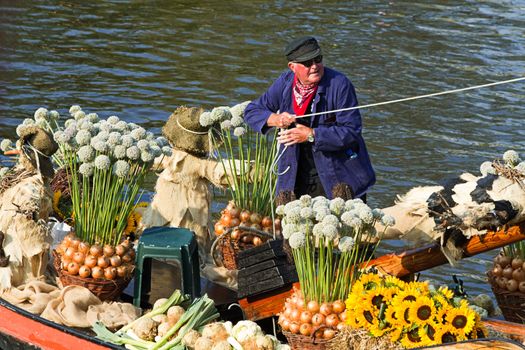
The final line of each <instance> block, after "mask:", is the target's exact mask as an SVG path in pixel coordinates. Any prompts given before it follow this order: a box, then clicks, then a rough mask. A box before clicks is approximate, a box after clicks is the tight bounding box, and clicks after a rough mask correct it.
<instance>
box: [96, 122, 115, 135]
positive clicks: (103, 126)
mask: <svg viewBox="0 0 525 350" xmlns="http://www.w3.org/2000/svg"><path fill="white" fill-rule="evenodd" d="M98 129H99V130H100V132H105V133H107V134H108V135H109V133H110V132H111V131H113V125H111V124H110V123H108V122H107V121H105V120H101V121H100V122H99V123H98Z"/></svg>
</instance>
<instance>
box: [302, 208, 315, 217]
mask: <svg viewBox="0 0 525 350" xmlns="http://www.w3.org/2000/svg"><path fill="white" fill-rule="evenodd" d="M314 216H315V215H314V211H313V210H312V208H310V207H305V208H301V217H302V218H303V219H313V218H314Z"/></svg>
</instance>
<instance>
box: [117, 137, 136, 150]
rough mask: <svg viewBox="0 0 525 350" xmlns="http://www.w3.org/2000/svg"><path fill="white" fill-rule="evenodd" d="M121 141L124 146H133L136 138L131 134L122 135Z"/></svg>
mask: <svg viewBox="0 0 525 350" xmlns="http://www.w3.org/2000/svg"><path fill="white" fill-rule="evenodd" d="M120 142H121V144H122V146H125V147H131V146H133V144H134V143H135V140H134V139H133V137H131V136H130V135H122V139H121V140H120Z"/></svg>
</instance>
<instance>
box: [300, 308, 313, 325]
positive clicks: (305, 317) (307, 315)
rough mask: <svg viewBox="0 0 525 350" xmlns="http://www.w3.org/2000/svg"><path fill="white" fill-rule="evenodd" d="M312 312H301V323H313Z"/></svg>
mask: <svg viewBox="0 0 525 350" xmlns="http://www.w3.org/2000/svg"><path fill="white" fill-rule="evenodd" d="M312 316H313V315H312V313H311V312H310V311H303V312H301V316H300V318H299V319H300V321H301V323H311V322H312Z"/></svg>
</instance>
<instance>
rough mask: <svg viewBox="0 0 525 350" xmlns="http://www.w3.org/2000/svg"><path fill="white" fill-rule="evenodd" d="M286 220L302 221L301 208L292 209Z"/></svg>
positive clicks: (288, 212)
mask: <svg viewBox="0 0 525 350" xmlns="http://www.w3.org/2000/svg"><path fill="white" fill-rule="evenodd" d="M286 220H289V221H290V222H297V221H299V220H301V207H298V206H295V207H292V208H290V209H289V210H288V211H287V213H286Z"/></svg>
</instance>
